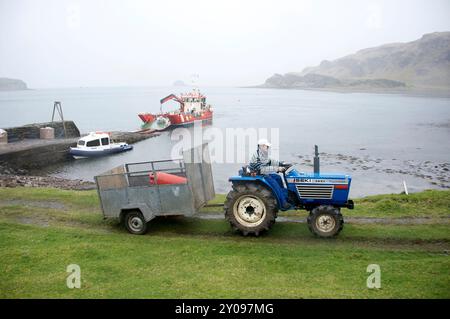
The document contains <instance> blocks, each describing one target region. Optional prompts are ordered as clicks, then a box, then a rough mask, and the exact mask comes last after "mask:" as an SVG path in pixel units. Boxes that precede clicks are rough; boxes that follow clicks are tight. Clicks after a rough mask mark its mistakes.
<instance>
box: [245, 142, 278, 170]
mask: <svg viewBox="0 0 450 319" xmlns="http://www.w3.org/2000/svg"><path fill="white" fill-rule="evenodd" d="M271 146H272V145H271V144H270V143H269V141H268V140H266V139H260V140H259V141H258V148H257V149H256V152H255V153H254V154H253V156H252V158H251V160H250V163H249V165H248V167H249V169H250V172H251V174H252V175H261V174H262V175H265V174H269V173H274V172H276V173H282V172H284V171H285V170H286V167H284V166H283V164H284V163H283V162H279V161H277V160H275V159H271V158H269V148H270V147H271Z"/></svg>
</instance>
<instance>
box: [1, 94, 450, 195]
mask: <svg viewBox="0 0 450 319" xmlns="http://www.w3.org/2000/svg"><path fill="white" fill-rule="evenodd" d="M186 90H188V88H186ZM180 91H185V90H184V89H183V88H174V87H161V88H73V89H54V90H50V89H45V90H30V91H17V92H0V127H11V126H17V125H23V124H28V123H34V122H45V121H49V120H50V119H51V113H52V108H53V101H56V100H58V101H61V102H62V105H63V110H64V115H65V118H66V119H70V120H74V121H75V123H76V124H77V126H78V127H79V129H80V131H81V132H82V133H88V132H89V131H98V130H106V131H110V130H136V129H138V128H139V126H140V124H141V123H140V120H139V118H138V117H137V114H138V113H139V112H143V111H149V112H157V111H159V107H160V106H159V100H160V99H161V98H162V97H164V96H166V95H168V94H170V93H180ZM202 92H203V93H204V94H206V96H207V98H208V102H209V103H211V104H212V105H213V106H214V110H215V114H214V121H213V123H212V125H211V126H210V127H209V128H218V129H220V130H221V132H225V129H226V128H269V129H270V128H278V129H279V137H280V140H279V145H278V146H277V147H276V148H277V149H276V150H275V151H279V155H280V159H282V160H285V161H290V162H294V163H296V164H297V167H298V169H299V170H301V171H310V170H312V168H311V166H310V160H311V159H312V152H313V146H314V144H318V145H319V150H320V152H322V153H323V154H322V157H321V164H322V166H321V169H322V171H323V172H325V171H327V172H345V173H350V174H351V175H352V176H353V186H352V190H351V196H353V197H359V196H364V195H369V194H379V193H398V192H401V191H402V190H403V185H402V183H403V181H406V183H407V185H408V187H409V190H410V191H419V190H422V189H427V188H446V187H449V186H450V181H449V173H448V169H449V168H450V164H449V163H450V143H449V140H450V99H448V98H429V97H413V96H403V95H391V94H369V93H334V92H315V91H301V90H272V89H245V88H204V89H202ZM165 107H166V108H168V109H170V108H172V109H175V108H176V107H177V106H176V104H170V103H169V104H167V105H165ZM206 128H207V127H205V129H206ZM191 131H192V129H191ZM216 132H217V131H216ZM218 140H220V139H219V138H216V140H215V141H213V142H212V143H213V145H217V144H215V143H218ZM176 142H177V141H176V140H173V136H172V133H170V132H165V133H162V134H161V135H160V136H158V137H155V138H151V139H148V140H145V141H142V142H139V143H137V144H135V145H134V150H133V151H131V152H127V153H123V154H118V155H114V156H110V157H106V158H98V159H86V160H77V161H73V162H70V163H67V164H64V165H55V166H53V167H50V168H48V169H47V170H46V172H45V173H49V174H52V175H55V176H60V177H66V178H81V179H85V180H92V179H93V176H95V175H96V174H99V173H101V172H103V171H105V170H107V169H110V168H112V167H115V166H117V165H120V164H122V163H126V162H136V161H146V160H157V159H166V158H169V156H170V152H171V149H172V146H173V145H174V144H175V143H176ZM252 149H253V146H252ZM252 149H251V150H252ZM251 150H243V149H240V150H239V151H245V152H246V153H248V152H250V151H251ZM240 166H242V164H241V163H237V164H214V165H213V170H214V171H213V174H214V179H215V186H216V192H226V191H227V190H228V188H229V184H228V181H227V178H228V176H230V175H233V174H235V173H236V172H237V170H238V168H239V167H240Z"/></svg>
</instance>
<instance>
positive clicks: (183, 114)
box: [138, 89, 213, 131]
mask: <svg viewBox="0 0 450 319" xmlns="http://www.w3.org/2000/svg"><path fill="white" fill-rule="evenodd" d="M171 100H173V101H176V102H178V103H179V104H180V108H179V109H178V110H175V111H171V112H163V111H162V105H163V104H164V103H166V102H168V101H171ZM160 102H161V112H160V113H159V114H151V113H141V114H138V115H139V117H140V119H141V120H142V121H143V122H144V124H143V125H142V129H143V130H156V131H162V130H166V129H169V128H175V127H180V126H188V125H192V124H194V123H195V122H196V121H201V122H208V121H211V120H212V117H213V109H212V107H211V105H209V104H206V97H205V96H204V95H203V94H201V93H200V91H199V90H198V89H194V90H193V91H192V92H190V93H186V94H181V95H180V96H179V97H178V96H176V95H174V94H170V95H168V96H166V97H165V98H163V99H161V101H160Z"/></svg>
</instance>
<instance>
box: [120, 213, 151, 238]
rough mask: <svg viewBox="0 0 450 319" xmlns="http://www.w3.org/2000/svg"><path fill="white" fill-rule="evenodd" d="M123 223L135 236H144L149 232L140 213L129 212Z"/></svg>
mask: <svg viewBox="0 0 450 319" xmlns="http://www.w3.org/2000/svg"><path fill="white" fill-rule="evenodd" d="M123 221H124V224H125V228H126V229H127V230H128V232H130V233H131V234H133V235H143V234H145V233H146V232H147V222H146V221H145V218H144V216H143V215H142V213H141V212H140V211H137V210H133V211H130V212H128V213H127V214H126V215H125V218H124V220H123Z"/></svg>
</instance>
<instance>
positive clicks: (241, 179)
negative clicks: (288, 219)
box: [228, 176, 282, 209]
mask: <svg viewBox="0 0 450 319" xmlns="http://www.w3.org/2000/svg"><path fill="white" fill-rule="evenodd" d="M228 180H229V181H230V182H231V183H232V184H239V183H241V184H245V183H258V184H261V185H263V186H264V187H266V188H267V189H268V190H270V191H271V192H272V194H273V196H274V197H275V199H276V200H277V206H278V208H279V209H282V208H281V198H280V196H281V194H278V192H276V191H275V190H274V189H273V187H272V186H271V185H270V184H269V183H267V181H266V180H265V179H264V178H263V177H260V176H254V177H253V176H248V177H247V176H236V177H230V178H229V179H228Z"/></svg>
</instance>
